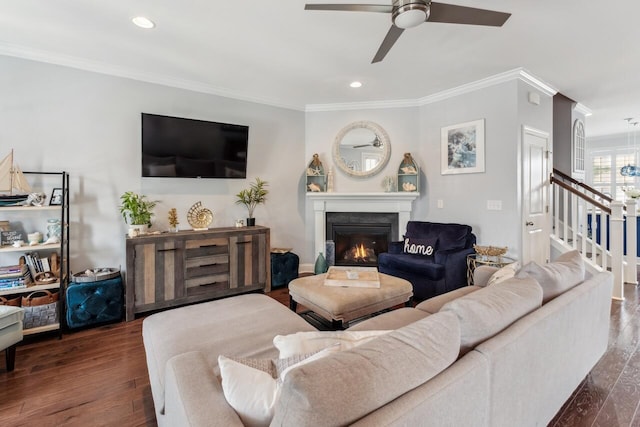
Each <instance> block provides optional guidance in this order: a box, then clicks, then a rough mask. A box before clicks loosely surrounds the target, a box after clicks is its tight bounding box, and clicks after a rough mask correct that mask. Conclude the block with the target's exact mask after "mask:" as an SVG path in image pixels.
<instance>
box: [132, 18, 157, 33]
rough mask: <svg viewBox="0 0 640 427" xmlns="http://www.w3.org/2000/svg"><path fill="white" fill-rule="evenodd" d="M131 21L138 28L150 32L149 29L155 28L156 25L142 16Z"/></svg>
mask: <svg viewBox="0 0 640 427" xmlns="http://www.w3.org/2000/svg"><path fill="white" fill-rule="evenodd" d="M131 21H132V22H133V23H134V24H136V25H137V26H138V27H140V28H144V29H145V30H150V29H151V28H153V27H155V26H156V24H155V23H154V22H153V21H152V20H151V19H149V18H147V17H144V16H136V17H135V18H132V19H131Z"/></svg>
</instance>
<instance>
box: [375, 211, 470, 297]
mask: <svg viewBox="0 0 640 427" xmlns="http://www.w3.org/2000/svg"><path fill="white" fill-rule="evenodd" d="M475 243H476V236H475V235H474V234H473V233H472V232H471V227H470V226H468V225H462V224H442V223H436V222H422V221H409V222H408V223H407V231H406V233H405V235H404V240H403V241H400V242H391V243H390V244H389V252H384V253H381V254H380V255H379V256H378V271H380V272H381V273H385V274H389V275H391V276H396V277H401V278H403V279H406V280H408V281H409V282H411V284H412V285H413V296H414V298H415V299H417V300H423V299H427V298H431V297H433V296H436V295H440V294H444V293H446V292H449V291H451V290H453V289H456V288H460V287H462V286H464V285H466V284H467V255H469V254H472V253H474V252H475V251H474V249H473V245H474V244H475Z"/></svg>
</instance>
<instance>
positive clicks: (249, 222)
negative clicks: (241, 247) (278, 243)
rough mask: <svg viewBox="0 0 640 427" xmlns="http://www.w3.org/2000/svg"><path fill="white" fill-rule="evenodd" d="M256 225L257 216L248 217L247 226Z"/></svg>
mask: <svg viewBox="0 0 640 427" xmlns="http://www.w3.org/2000/svg"><path fill="white" fill-rule="evenodd" d="M254 225H256V219H255V218H247V227H253V226H254Z"/></svg>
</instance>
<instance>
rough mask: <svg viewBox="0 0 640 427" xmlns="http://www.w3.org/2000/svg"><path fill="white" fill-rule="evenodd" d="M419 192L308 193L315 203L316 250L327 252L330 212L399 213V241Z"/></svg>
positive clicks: (309, 198)
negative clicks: (327, 217)
mask: <svg viewBox="0 0 640 427" xmlns="http://www.w3.org/2000/svg"><path fill="white" fill-rule="evenodd" d="M419 196H420V194H419V193H413V192H411V193H410V192H397V193H313V192H309V193H307V200H309V201H310V202H312V203H313V211H314V213H315V219H314V222H315V224H314V230H315V231H314V248H315V253H316V254H318V253H319V252H323V253H324V252H325V244H326V243H325V240H326V236H327V230H326V215H327V212H395V213H397V214H398V236H397V237H398V240H401V239H402V233H404V231H405V230H406V229H407V222H408V221H409V219H411V210H412V209H413V201H414V200H415V199H417V198H418V197H419Z"/></svg>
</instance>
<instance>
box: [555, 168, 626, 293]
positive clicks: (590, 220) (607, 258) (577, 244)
mask: <svg viewBox="0 0 640 427" xmlns="http://www.w3.org/2000/svg"><path fill="white" fill-rule="evenodd" d="M551 182H552V183H553V232H552V235H551V238H552V240H553V241H555V242H556V243H557V245H556V247H560V248H562V249H563V250H566V251H568V250H572V249H577V250H578V251H579V252H580V253H581V254H582V256H583V257H584V258H585V260H586V261H587V263H588V264H589V265H590V267H592V268H593V269H594V270H596V271H605V270H609V271H611V272H612V273H613V276H614V289H613V295H612V298H614V299H619V300H622V299H624V292H623V291H624V287H623V284H624V283H625V282H627V283H637V273H636V257H637V254H636V252H637V251H636V245H637V234H636V233H637V225H636V224H637V222H636V221H637V212H636V203H635V200H634V201H632V202H628V204H627V211H628V212H629V213H628V214H627V218H626V227H625V205H624V203H622V202H620V201H615V200H612V199H611V198H609V197H607V196H606V195H604V194H602V193H600V192H598V191H596V190H594V189H592V188H591V187H589V186H587V185H585V184H583V183H581V182H578V181H576V180H574V179H573V178H571V177H569V176H567V175H565V174H563V173H562V172H560V171H558V170H556V169H554V175H553V176H552V180H551ZM625 228H626V233H625ZM625 234H626V236H625ZM625 239H626V243H627V246H626V247H627V254H626V263H625V256H624V248H625Z"/></svg>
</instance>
